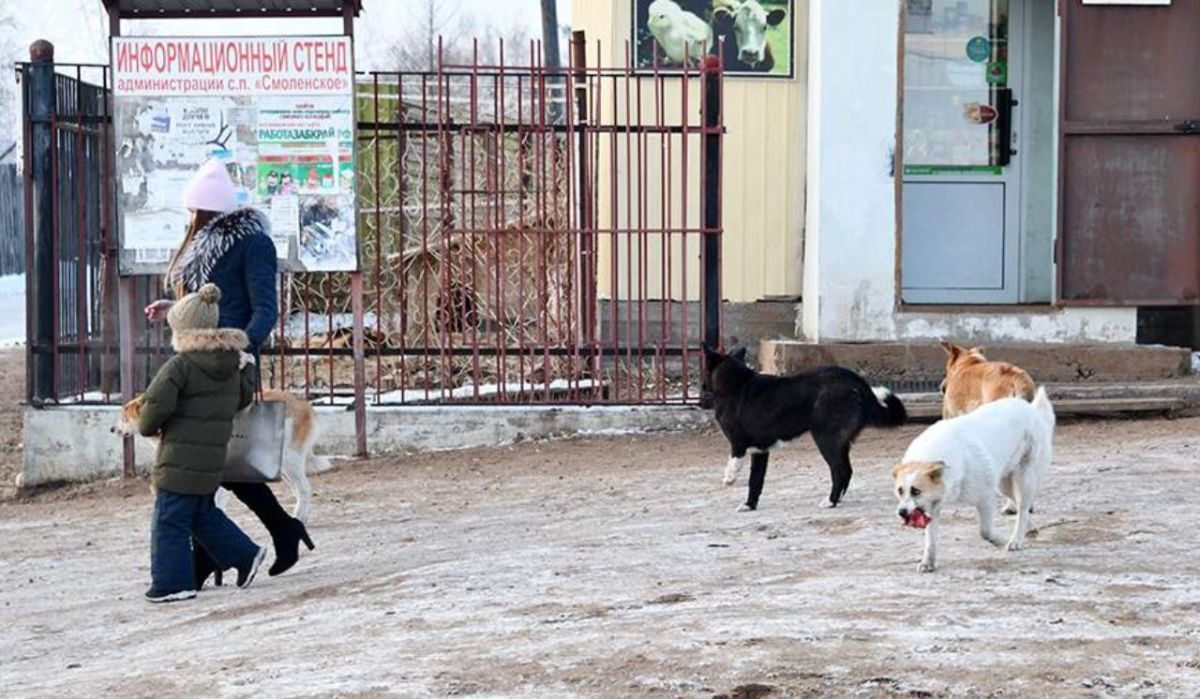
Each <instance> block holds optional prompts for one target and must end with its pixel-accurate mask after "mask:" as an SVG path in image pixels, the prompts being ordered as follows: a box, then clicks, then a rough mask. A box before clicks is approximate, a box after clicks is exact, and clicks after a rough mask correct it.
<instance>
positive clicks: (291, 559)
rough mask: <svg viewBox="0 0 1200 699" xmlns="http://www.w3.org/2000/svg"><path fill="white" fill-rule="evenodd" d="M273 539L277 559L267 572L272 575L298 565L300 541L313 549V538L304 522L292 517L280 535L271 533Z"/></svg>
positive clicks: (309, 548) (310, 549)
mask: <svg viewBox="0 0 1200 699" xmlns="http://www.w3.org/2000/svg"><path fill="white" fill-rule="evenodd" d="M271 541H272V542H273V543H274V544H275V561H274V562H273V563H272V564H271V569H270V570H268V571H267V572H268V573H270V574H271V576H272V577H274V576H276V575H279V574H280V573H284V572H286V571H287V570H288V569H289V568H291V567H292V566H294V565H296V561H298V560H300V542H301V541H303V542H304V545H305V546H307V547H308V550H309V551H312V550H313V549H314V548H315V546H313V542H312V539H310V538H309V537H308V530H307V529H305V528H304V522H301V521H300V520H298V519H295V518H292V521H291V522H289V523H288V525H287V527H285V528H284V531H283V532H281V533H280V534H279V535H276V534H275V533H272V534H271Z"/></svg>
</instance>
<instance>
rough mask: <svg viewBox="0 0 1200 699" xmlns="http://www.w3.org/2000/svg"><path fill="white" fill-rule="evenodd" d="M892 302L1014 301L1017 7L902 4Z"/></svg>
mask: <svg viewBox="0 0 1200 699" xmlns="http://www.w3.org/2000/svg"><path fill="white" fill-rule="evenodd" d="M906 1H907V10H908V12H907V22H906V25H905V34H904V106H903V111H904V113H903V124H904V132H903V163H904V173H903V177H904V180H903V182H904V185H903V196H902V206H903V212H902V224H903V232H902V234H901V235H902V240H901V243H902V250H903V255H902V259H901V287H902V289H901V295H902V298H903V300H904V302H905V303H979V304H984V303H996V304H1005V303H1016V302H1017V300H1018V293H1019V289H1018V286H1019V279H1020V274H1019V269H1018V268H1019V255H1020V247H1021V246H1020V221H1021V216H1020V200H1021V192H1020V156H1019V154H1018V152H1017V150H1018V149H1017V143H1018V135H1019V134H1018V133H1017V130H1016V125H1017V124H1018V123H1019V120H1018V119H1016V118H1014V107H1017V105H1018V98H1019V94H1020V87H1021V86H1020V76H1021V65H1020V57H1021V46H1020V43H1019V36H1018V35H1019V32H1013V31H1010V28H1014V29H1015V28H1018V27H1021V26H1022V24H1021V17H1020V16H1019V15H1020V11H1021V7H1022V1H1021V0H906Z"/></svg>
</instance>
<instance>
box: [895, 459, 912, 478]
mask: <svg viewBox="0 0 1200 699" xmlns="http://www.w3.org/2000/svg"><path fill="white" fill-rule="evenodd" d="M907 465H908V464H906V463H904V462H901V463H898V464H896V465H895V466H893V467H892V480H895V479H896V478H897V477H898V476H899V475H900V472H901V471H903V470H904V467H905V466H907Z"/></svg>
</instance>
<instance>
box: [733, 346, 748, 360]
mask: <svg viewBox="0 0 1200 699" xmlns="http://www.w3.org/2000/svg"><path fill="white" fill-rule="evenodd" d="M729 356H730V357H733V358H734V359H736V360H738V361H739V362H741V363H742V364H745V363H746V348H745V347H734V348H733V349H732V350H730V352H729Z"/></svg>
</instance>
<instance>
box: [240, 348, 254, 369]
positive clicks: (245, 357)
mask: <svg viewBox="0 0 1200 699" xmlns="http://www.w3.org/2000/svg"><path fill="white" fill-rule="evenodd" d="M255 363H256V362H255V361H254V355H253V354H250V353H249V352H239V353H238V371H241V370H242V369H245V368H246V367H247V366H248V365H250V364H255Z"/></svg>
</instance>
